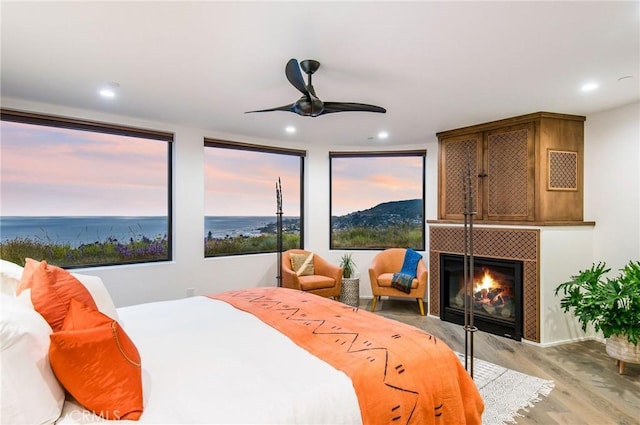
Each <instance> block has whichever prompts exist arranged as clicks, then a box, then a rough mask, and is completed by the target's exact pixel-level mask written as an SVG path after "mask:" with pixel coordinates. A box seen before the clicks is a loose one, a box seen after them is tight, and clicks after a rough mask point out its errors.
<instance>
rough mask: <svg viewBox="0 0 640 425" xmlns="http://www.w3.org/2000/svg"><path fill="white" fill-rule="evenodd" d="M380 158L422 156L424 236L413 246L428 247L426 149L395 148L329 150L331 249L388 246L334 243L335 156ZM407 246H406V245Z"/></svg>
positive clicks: (356, 249)
mask: <svg viewBox="0 0 640 425" xmlns="http://www.w3.org/2000/svg"><path fill="white" fill-rule="evenodd" d="M375 157H377V158H380V157H388V158H394V157H422V191H421V199H422V238H421V244H422V246H421V247H412V248H413V249H415V250H417V251H424V250H425V249H426V231H427V230H426V219H425V207H426V206H425V190H426V158H427V150H426V149H411V150H397V151H396V150H393V151H329V249H330V250H341V251H380V250H383V249H386V248H382V247H379V248H364V247H335V246H334V244H333V159H334V158H375ZM405 248H406V247H405Z"/></svg>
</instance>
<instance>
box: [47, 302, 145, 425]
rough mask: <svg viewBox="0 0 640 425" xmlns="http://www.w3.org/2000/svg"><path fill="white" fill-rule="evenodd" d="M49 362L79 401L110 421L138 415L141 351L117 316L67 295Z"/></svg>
mask: <svg viewBox="0 0 640 425" xmlns="http://www.w3.org/2000/svg"><path fill="white" fill-rule="evenodd" d="M49 359H50V361H51V367H52V369H53V372H54V373H55V375H56V377H57V378H58V380H59V381H60V383H61V384H62V386H63V387H64V388H65V389H66V390H67V391H68V392H69V394H71V395H72V396H73V397H74V398H75V399H76V400H77V401H78V403H80V404H81V405H82V406H84V407H85V408H86V409H88V410H91V411H92V412H94V413H95V414H96V415H99V416H102V417H103V418H105V419H110V420H121V419H127V420H138V419H140V415H142V410H143V397H142V369H141V366H140V354H139V353H138V349H137V348H136V346H135V345H134V344H133V341H131V339H130V338H129V336H128V335H127V334H126V333H125V332H124V330H123V329H122V328H121V327H120V325H119V324H118V322H117V321H115V320H113V319H111V318H110V317H109V316H107V315H105V314H103V313H101V312H99V311H98V310H96V309H92V308H91V307H87V306H86V305H83V304H82V303H81V302H79V301H77V300H75V299H71V301H70V306H69V312H68V313H67V316H66V318H65V320H64V325H63V326H62V330H61V331H60V332H54V333H53V334H51V345H50V347H49Z"/></svg>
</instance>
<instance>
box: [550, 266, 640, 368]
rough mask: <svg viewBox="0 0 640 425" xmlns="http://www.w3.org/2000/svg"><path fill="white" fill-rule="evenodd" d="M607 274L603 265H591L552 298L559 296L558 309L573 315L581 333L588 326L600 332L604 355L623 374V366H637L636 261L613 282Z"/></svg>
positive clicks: (639, 304)
mask: <svg viewBox="0 0 640 425" xmlns="http://www.w3.org/2000/svg"><path fill="white" fill-rule="evenodd" d="M610 271H611V269H610V268H607V267H606V263H605V262H599V263H598V264H592V266H591V267H590V268H589V269H586V270H581V271H579V272H578V274H577V275H575V276H571V280H569V281H567V282H564V283H561V284H560V285H559V286H558V287H557V288H556V290H555V295H556V296H558V295H559V294H560V293H561V294H562V298H560V306H561V307H562V309H563V311H564V312H565V313H566V312H569V311H572V312H573V314H574V315H575V317H576V318H577V319H578V321H579V322H580V324H581V325H582V330H583V331H586V330H587V325H589V324H591V325H593V327H594V329H595V330H596V331H600V332H602V335H603V336H604V337H605V339H606V350H607V354H609V355H610V356H611V357H613V358H615V359H616V360H617V361H618V365H619V372H620V373H624V364H625V362H628V363H640V346H639V345H638V342H639V341H640V261H630V262H629V263H628V264H627V265H626V266H624V267H623V268H622V269H620V273H619V274H618V275H617V276H615V277H613V278H612V277H608V276H605V275H606V274H607V273H609V272H610Z"/></svg>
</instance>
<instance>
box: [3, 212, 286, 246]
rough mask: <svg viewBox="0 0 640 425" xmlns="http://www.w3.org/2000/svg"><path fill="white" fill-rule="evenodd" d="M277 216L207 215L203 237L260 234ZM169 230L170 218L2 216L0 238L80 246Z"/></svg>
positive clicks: (155, 236) (153, 234) (135, 238)
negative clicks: (262, 228)
mask: <svg viewBox="0 0 640 425" xmlns="http://www.w3.org/2000/svg"><path fill="white" fill-rule="evenodd" d="M275 222H276V217H275V215H274V216H271V217H238V216H228V217H213V216H210V217H205V218H204V224H205V231H204V235H203V238H204V237H206V236H207V234H208V233H209V232H211V236H212V237H214V238H224V237H225V236H237V235H247V236H251V235H259V234H260V233H261V232H260V230H259V228H260V227H264V226H266V225H269V224H275ZM167 232H168V221H167V217H113V216H83V217H68V216H50V217H23V216H21V217H18V216H4V217H0V240H1V241H2V242H6V241H9V240H12V239H15V238H22V239H31V240H35V241H41V242H43V243H50V244H64V243H68V244H70V245H71V246H74V247H77V246H79V245H82V244H85V243H92V242H96V241H98V242H104V241H106V240H107V239H108V238H113V239H117V240H119V241H121V242H127V241H129V240H130V239H131V238H133V239H134V240H138V239H141V238H142V237H143V236H146V237H147V238H149V239H155V238H157V237H164V236H165V235H167Z"/></svg>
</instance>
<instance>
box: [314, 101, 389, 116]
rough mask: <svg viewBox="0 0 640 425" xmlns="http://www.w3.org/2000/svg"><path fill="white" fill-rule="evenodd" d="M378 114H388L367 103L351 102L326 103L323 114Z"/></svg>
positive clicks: (378, 107) (379, 107) (381, 108)
mask: <svg viewBox="0 0 640 425" xmlns="http://www.w3.org/2000/svg"><path fill="white" fill-rule="evenodd" d="M349 111H353V112H378V113H380V114H384V113H386V112H387V110H386V109H384V108H383V107H381V106H376V105H368V104H366V103H351V102H324V111H322V113H323V114H330V113H332V112H349Z"/></svg>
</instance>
